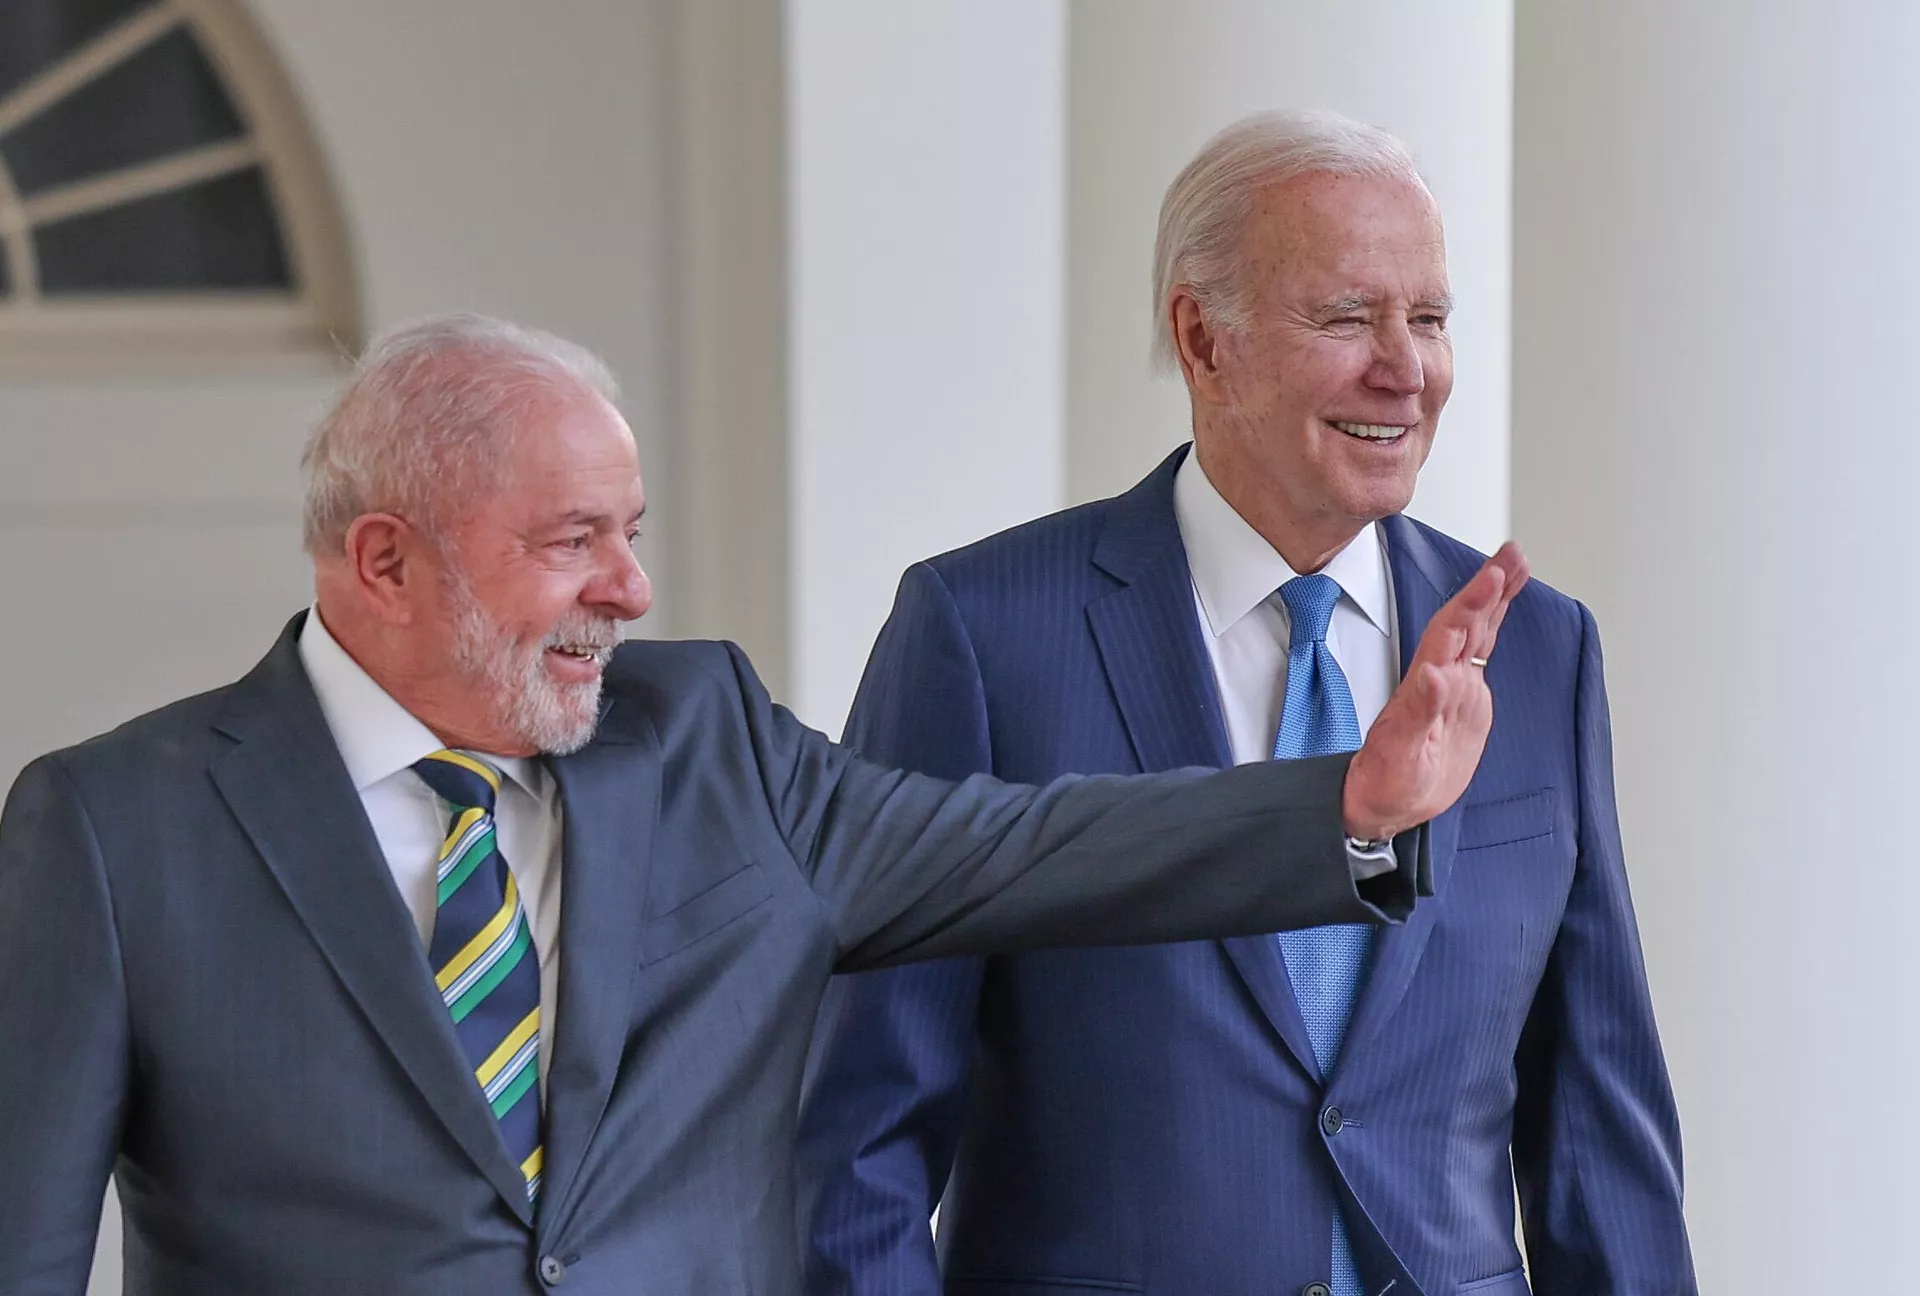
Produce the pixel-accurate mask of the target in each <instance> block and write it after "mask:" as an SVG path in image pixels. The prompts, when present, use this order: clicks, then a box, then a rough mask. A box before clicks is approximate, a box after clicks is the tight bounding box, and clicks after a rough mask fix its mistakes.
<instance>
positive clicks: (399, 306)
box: [0, 0, 675, 1292]
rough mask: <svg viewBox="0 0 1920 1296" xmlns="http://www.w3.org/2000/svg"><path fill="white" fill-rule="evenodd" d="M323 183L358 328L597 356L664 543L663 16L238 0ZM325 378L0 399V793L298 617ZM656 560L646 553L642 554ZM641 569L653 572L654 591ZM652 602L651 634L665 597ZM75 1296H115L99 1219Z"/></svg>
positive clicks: (284, 374) (44, 389) (168, 382)
mask: <svg viewBox="0 0 1920 1296" xmlns="http://www.w3.org/2000/svg"><path fill="white" fill-rule="evenodd" d="M252 8H253V12H254V13H255V15H256V16H257V17H258V18H259V19H260V20H261V21H262V24H263V25H264V26H265V27H266V29H267V32H268V35H269V36H270V37H271V38H273V40H274V43H275V45H276V46H277V48H278V49H279V50H280V51H281V53H282V55H283V57H284V58H285V59H286V60H287V62H288V63H289V64H290V66H291V71H292V75H293V78H294V80H295V81H296V83H297V88H298V90H299V91H300V92H301V94H302V96H303V97H304V99H305V102H306V105H307V108H308V110H309V112H310V113H311V115H312V117H313V120H314V125H315V128H316V131H317V134H318V136H319V138H320V142H321V146H322V148H323V150H324V151H325V152H326V154H327V155H328V158H329V161H330V162H331V164H332V167H333V170H334V175H335V179H336V181H337V183H338V185H339V188H340V189H341V191H342V197H343V199H344V202H345V206H346V209H347V219H348V224H349V226H350V228H351V232H352V234H353V236H354V239H355V242H356V244H357V251H358V254H359V257H360V268H361V271H362V274H363V276H364V279H365V284H366V293H365V300H366V301H367V303H368V304H369V315H370V321H369V322H370V323H371V324H372V326H373V327H375V328H376V329H377V328H380V327H384V326H388V325H391V324H394V323H398V322H400V321H403V320H405V319H408V318H411V317H414V316H417V315H421V314H425V313H428V312H433V311H441V310H449V309H478V310H486V311H492V312H497V313H500V314H505V315H508V316H511V317H514V318H516V319H521V320H525V321H528V322H531V323H536V324H539V325H542V326H544V327H548V328H551V329H554V330H556V331H558V332H560V333H563V334H566V335H568V336H571V337H574V338H576V339H578V340H580V341H582V342H585V343H587V344H589V345H591V346H594V347H596V348H597V349H599V350H601V351H602V352H603V353H604V354H605V355H606V356H607V357H608V359H609V360H610V361H611V362H612V363H613V365H614V366H615V368H616V369H617V370H618V372H619V373H620V375H621V377H622V379H623V381H624V384H625V386H626V389H627V400H626V402H625V403H626V408H627V410H628V414H629V417H630V420H631V421H632V423H633V425H634V429H635V432H636V434H637V435H638V437H639V440H640V445H641V452H642V456H643V463H645V464H646V465H648V466H649V468H650V469H652V471H651V472H650V474H649V475H650V483H651V484H652V485H653V486H654V487H655V495H656V497H657V499H656V503H655V507H654V508H652V509H650V510H649V514H648V518H649V523H648V525H649V530H650V535H651V539H652V540H653V541H657V540H658V539H659V538H660V537H659V533H660V532H663V531H666V530H668V529H669V528H671V527H672V526H673V525H674V511H675V505H674V502H673V500H672V499H671V497H670V493H669V492H666V491H664V490H661V489H660V487H661V485H662V482H663V480H664V478H665V477H666V476H667V475H668V473H667V469H668V468H669V467H670V461H669V460H668V458H667V451H668V449H669V444H668V443H669V436H668V433H669V427H670V420H669V417H668V414H669V411H670V409H671V408H672V402H673V400H674V398H675V388H674V385H673V384H674V380H675V369H674V365H673V363H671V360H670V348H671V346H672V344H673V336H674V334H673V330H674V320H673V318H672V316H671V314H670V313H669V310H668V304H669V300H670V298H669V293H668V288H669V283H670V278H671V267H670V265H669V264H668V259H667V257H666V255H665V251H664V247H665V243H664V240H665V238H666V235H667V230H668V228H669V226H670V224H671V221H670V218H669V216H668V214H667V213H666V211H665V205H666V203H667V202H668V200H669V197H670V195H671V192H672V187H673V186H672V185H671V184H670V183H669V182H668V171H667V167H668V165H669V160H668V158H667V153H666V148H665V145H664V143H663V141H664V140H665V139H666V138H667V135H666V133H667V131H668V130H669V128H670V125H671V122H670V119H669V113H668V110H667V108H666V106H665V100H664V91H665V88H666V87H667V86H668V85H669V84H670V82H669V80H668V78H666V77H664V76H663V75H661V63H660V60H661V59H663V58H665V57H666V54H665V50H666V48H667V47H668V45H669V43H670V41H669V36H668V34H667V33H666V32H665V31H664V30H663V24H664V23H665V22H666V21H667V19H668V17H669V16H670V15H669V12H668V9H667V6H666V4H665V3H664V0H656V2H655V3H647V4H634V3H632V2H631V0H569V2H568V3H567V4H564V5H538V6H535V5H526V4H522V3H519V2H518V0H461V3H460V5H459V6H458V10H459V12H458V15H457V19H455V20H451V21H450V18H454V15H452V14H451V11H450V10H449V7H448V6H447V5H446V4H445V3H443V2H442V0H328V2H327V3H325V4H314V3H309V0H255V3H254V4H253V6H252ZM334 379H335V376H334V375H333V374H332V373H330V372H328V371H326V370H324V369H320V368H317V367H316V368H311V369H306V370H297V369H295V370H288V369H281V370H279V371H275V372H266V373H252V374H238V373H235V372H233V371H232V370H231V369H225V370H223V369H222V368H221V367H218V366H210V367H209V368H208V369H207V370H206V371H205V372H204V373H198V374H194V373H189V374H184V375H178V376H169V377H167V378H165V379H155V378H140V377H122V378H115V379H103V378H99V377H94V378H87V377H83V376H72V375H69V376H66V377H62V378H57V379H56V378H48V379H45V380H38V381H36V380H31V379H22V378H20V377H18V376H17V375H13V374H10V375H9V377H8V380H7V381H6V383H5V384H4V385H0V430H3V434H0V607H4V608H5V609H6V615H5V616H4V617H0V784H4V783H10V782H11V781H12V776H13V773H14V771H15V770H16V769H17V768H18V767H19V766H20V765H21V764H23V763H24V762H25V761H26V760H27V759H29V758H30V757H31V756H33V755H35V754H37V753H39V752H41V751H44V750H46V749H48V748H50V747H53V746H56V745H60V744H65V743H68V742H72V741H75V740H77V739H80V738H83V737H85V736H86V735H88V734H90V733H93V732H96V731H98V730H100V729H101V728H103V727H105V726H107V725H109V724H112V723H114V722H117V721H119V720H122V719H125V718H126V717H128V716H131V715H133V714H135V713H136V712H138V711H142V710H145V709H147V708H150V707H152V706H155V705H157V704H159V703H162V702H165V701H168V700H170V699H172V698H175V697H179V696H182V695H185V694H187V693H190V692H196V691H199V690H201V689H205V688H209V687H212V686H215V685H218V684H220V683H223V682H225V681H227V680H229V679H232V678H233V677H234V676H235V675H237V674H238V673H240V672H241V671H243V670H245V669H246V668H247V667H248V666H249V665H250V664H251V663H252V662H253V661H254V660H256V659H257V658H258V657H259V656H260V654H261V653H263V652H264V651H265V650H266V648H267V646H268V644H269V643H270V642H271V640H272V637H273V636H274V634H275V633H276V632H277V631H278V629H279V627H280V625H281V623H282V622H283V621H284V620H285V619H286V617H288V616H289V615H290V614H291V613H293V612H294V611H295V610H297V609H298V608H299V607H300V606H302V605H303V603H304V601H305V600H306V598H307V597H308V591H309V581H308V577H307V571H306V567H305V564H304V561H303V560H302V558H301V556H300V554H299V537H298V528H297V525H296V524H295V516H296V507H297V498H296V491H297V487H296V480H295V460H296V457H297V455H298V452H299V447H300V444H301V441H302V439H303V438H304V436H305V435H306V432H307V430H308V429H309V427H310V426H311V424H312V420H313V417H314V415H315V413H316V412H317V410H318V408H319V407H320V405H321V404H322V403H323V402H324V400H325V398H326V396H327V395H328V393H329V392H330V391H331V389H332V385H333V382H334ZM651 549H652V552H651V555H650V557H652V558H653V559H654V560H655V565H656V567H658V566H659V562H658V559H659V558H660V556H661V555H660V550H659V546H658V545H657V544H652V545H651ZM660 574H661V575H663V576H664V575H666V573H665V572H661V573H660ZM659 585H660V605H659V609H658V610H657V611H656V612H655V613H654V614H653V617H650V618H649V624H652V623H653V621H654V618H661V619H665V618H670V617H671V615H672V611H673V604H674V590H673V583H672V581H671V579H670V578H669V579H662V580H661V581H660V582H659ZM97 1272H98V1275H99V1277H98V1281H97V1282H96V1285H95V1288H94V1290H95V1291H96V1292H111V1291H117V1290H118V1287H119V1279H118V1272H119V1265H118V1244H117V1230H116V1229H115V1228H114V1227H113V1225H112V1223H111V1221H110V1222H109V1229H108V1234H107V1245H106V1246H105V1247H103V1256H102V1260H101V1263H100V1264H99V1267H98V1270H97Z"/></svg>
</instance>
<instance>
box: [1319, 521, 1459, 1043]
mask: <svg viewBox="0 0 1920 1296" xmlns="http://www.w3.org/2000/svg"><path fill="white" fill-rule="evenodd" d="M1380 525H1381V534H1382V538H1383V539H1384V540H1385V541H1386V546H1387V563H1388V567H1389V569H1390V570H1391V571H1392V573H1393V601H1394V615H1395V619H1396V621H1397V623H1398V631H1399V638H1400V675H1401V678H1402V679H1404V678H1406V673H1407V669H1408V667H1409V666H1410V665H1411V663H1412V661H1413V651H1414V649H1415V648H1416V647H1418V646H1419V643H1420V636H1421V634H1422V633H1423V632H1424V631H1425V630H1426V628H1427V622H1429V621H1431V620H1432V619H1433V614H1434V613H1436V612H1438V611H1439V610H1440V607H1441V605H1442V604H1443V603H1445V602H1446V601H1447V600H1448V599H1450V598H1452V597H1453V596H1454V594H1455V593H1457V592H1458V590H1459V588H1460V587H1461V586H1462V585H1464V584H1465V583H1466V577H1463V576H1459V575H1456V574H1455V573H1453V572H1452V571H1450V570H1449V569H1448V568H1447V567H1446V565H1445V564H1443V563H1442V562H1441V560H1440V556H1439V555H1438V554H1437V553H1435V552H1434V549H1433V546H1432V545H1431V544H1430V543H1429V542H1428V541H1427V539H1426V537H1425V536H1424V535H1422V534H1421V532H1420V528H1419V526H1418V525H1417V524H1416V523H1414V522H1412V521H1410V520H1408V519H1407V518H1405V517H1399V516H1395V517H1390V518H1387V519H1385V520H1384V521H1382V523H1381V524H1380ZM1468 575H1471V573H1468ZM1425 836H1426V849H1427V851H1428V861H1429V866H1430V868H1431V871H1432V879H1433V891H1434V895H1433V898H1432V899H1430V900H1424V901H1422V902H1421V903H1420V904H1418V905H1416V906H1415V907H1414V911H1413V914H1412V916H1411V917H1409V918H1408V919H1407V921H1406V922H1405V923H1403V924H1401V925H1400V926H1398V927H1383V928H1381V929H1380V931H1379V932H1378V934H1377V935H1376V936H1375V944H1374V955H1373V970H1372V971H1371V972H1370V973H1369V974H1368V976H1367V979H1366V983H1365V985H1364V986H1363V987H1362V988H1361V991H1360V999H1359V1002H1358V1003H1357V1004H1355V1005H1354V1013H1353V1024H1352V1026H1351V1027H1350V1028H1349V1030H1348V1032H1347V1038H1346V1042H1345V1043H1344V1044H1342V1045H1341V1052H1342V1055H1343V1056H1346V1055H1350V1054H1352V1053H1353V1052H1355V1051H1356V1050H1358V1049H1360V1048H1363V1047H1365V1045H1366V1042H1367V1040H1368V1038H1369V1037H1371V1036H1372V1035H1373V1034H1375V1033H1376V1032H1377V1031H1379V1030H1380V1029H1381V1027H1382V1026H1383V1025H1384V1024H1385V1023H1386V1021H1387V1020H1388V1018H1390V1017H1391V1016H1392V1015H1393V1011H1394V1009H1395V1008H1397V1007H1399V1004H1400V1000H1401V999H1402V998H1404V997H1405V995H1406V993H1407V986H1408V985H1409V984H1410V983H1411V982H1412V980H1413V973H1414V969H1415V968H1416V967H1417V966H1419V963H1420V955H1421V954H1422V953H1423V952H1424V951H1425V950H1426V947H1427V939H1428V937H1430V936H1432V935H1433V924H1434V922H1435V921H1436V920H1437V918H1438V916H1439V910H1440V908H1441V906H1442V905H1444V904H1445V903H1446V880H1447V874H1448V873H1449V872H1451V871H1452V868H1453V857H1454V847H1455V844H1456V843H1457V842H1458V841H1459V837H1460V807H1459V806H1457V805H1456V806H1453V807H1452V808H1450V809H1448V810H1447V811H1446V812H1445V813H1443V814H1442V815H1440V816H1439V817H1438V818H1437V819H1435V820H1433V821H1432V823H1430V824H1429V825H1428V826H1427V830H1426V835H1425Z"/></svg>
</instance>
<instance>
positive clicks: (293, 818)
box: [211, 615, 533, 1225]
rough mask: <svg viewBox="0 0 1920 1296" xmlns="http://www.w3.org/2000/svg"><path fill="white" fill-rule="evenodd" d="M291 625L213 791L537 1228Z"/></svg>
mask: <svg viewBox="0 0 1920 1296" xmlns="http://www.w3.org/2000/svg"><path fill="white" fill-rule="evenodd" d="M303 623H304V615H303V616H301V617H296V618H295V619H294V621H293V623H292V624H291V625H289V626H288V627H287V630H286V632H285V633H283V634H282V635H281V637H280V642H279V643H277V644H276V645H274V648H273V651H272V652H271V653H269V654H268V655H267V658H266V660H264V661H263V662H261V664H260V665H259V666H258V667H256V668H255V669H254V671H253V673H252V674H250V675H249V676H247V678H246V679H245V680H243V681H241V683H240V684H239V685H237V686H236V687H235V690H234V696H233V698H232V700H231V701H230V702H229V704H228V706H227V709H226V710H225V711H224V712H223V713H222V715H221V717H220V719H219V720H218V721H217V723H216V727H217V728H218V729H219V730H220V731H221V732H223V733H225V734H226V735H227V736H228V737H230V738H233V739H235V740H237V745H236V746H235V747H234V748H233V749H232V750H231V751H229V752H227V753H225V754H224V755H222V756H220V757H218V758H216V759H215V761H214V762H213V765H212V767H211V774H212V777H213V782H214V785H215V786H216V787H217V788H218V789H219V791H220V795H221V796H222V797H224V798H225V800H226V802H227V805H228V807H229V808H230V809H231V810H232V811H233V814H234V817H235V818H236V819H237V820H238V821H239V823H240V826H241V828H242V829H244V830H245V832H246V834H247V836H248V837H249V838H250V839H251V840H252V842H253V845H254V848H255V849H256V850H257V851H259V853H260V857H261V858H262V859H263V860H264V861H265V862H266V865H267V868H268V869H269V870H270V871H271V872H272V874H273V876H274V878H275V879H276V880H277V881H278V882H279V885H280V889H281V890H282V891H284V892H285V893H286V897H287V900H288V901H289V903H291V904H292V906H293V909H294V912H295V913H296V914H298V915H299V917H300V920H301V922H303V923H304V924H305V925H306V927H307V930H308V932H309V933H310V934H311V935H312V937H313V940H314V943H315V944H316V945H318V946H319V947H320V951H321V953H322V954H323V955H324V956H325V957H326V959H327V961H328V962H329V963H330V964H331V965H332V967H333V970H334V973H335V975H336V976H338V977H339V978H340V983H341V984H342V985H343V986H345V987H346V990H347V993H348V994H349V995H351V996H352V997H353V999H354V1001H355V1002H356V1003H357V1004H358V1005H359V1007H360V1010H361V1012H362V1013H364V1014H365V1015H366V1018H367V1020H368V1021H369V1022H370V1023H371V1024H372V1026H373V1029H374V1031H375V1032H376V1033H377V1034H378V1035H379V1036H380V1038H381V1040H382V1041H383V1042H384V1043H385V1044H386V1046H387V1048H388V1049H389V1050H390V1051H391V1052H392V1053H393V1056H394V1058H395V1059H396V1060H397V1061H398V1062H399V1063H400V1066H401V1069H402V1070H404V1071H405V1072H406V1074H407V1076H408V1078H409V1079H411V1080H412V1081H413V1083H414V1085H415V1086H416V1087H417V1088H418V1089H419V1090H420V1093H421V1094H422V1095H423V1096H424V1097H425V1098H426V1100H427V1105H428V1106H429V1107H431V1108H432V1109H433V1112H434V1114H435V1115H437V1116H438V1117H439V1118H440V1120H441V1121H442V1122H444V1123H445V1125H446V1127H447V1129H448V1131H449V1132H450V1133H451V1134H452V1135H453V1137H454V1139H455V1140H456V1141H457V1142H458V1143H459V1144H460V1146H461V1147H462V1148H463V1149H465V1151H466V1153H467V1155H468V1156H470V1157H472V1158H473V1162H474V1164H475V1165H476V1166H478V1167H479V1168H480V1170H481V1172H482V1173H483V1174H485V1175H486V1176H487V1178H488V1180H489V1181H490V1182H492V1183H493V1185H494V1187H495V1188H497V1189H498V1190H499V1192H500V1195H501V1197H503V1198H504V1199H505V1200H506V1202H507V1205H508V1206H509V1207H510V1208H511V1209H512V1210H513V1212H514V1213H515V1214H516V1215H518V1216H519V1217H520V1219H521V1221H522V1222H524V1223H526V1224H528V1225H531V1224H532V1222H533V1217H532V1212H531V1210H530V1208H529V1206H528V1204H527V1190H526V1182H525V1181H524V1180H523V1179H522V1178H521V1177H520V1171H519V1168H518V1167H517V1166H515V1165H514V1164H513V1163H512V1161H511V1160H510V1159H509V1158H508V1156H507V1152H506V1147H505V1145H504V1144H503V1143H502V1142H501V1139H500V1132H499V1129H498V1127H497V1126H496V1124H495V1123H494V1119H493V1114H492V1112H490V1111H489V1110H488V1109H487V1105H486V1102H485V1100H484V1099H483V1097H482V1095H481V1092H480V1087H479V1085H478V1084H476V1083H475V1082H474V1078H473V1072H472V1070H471V1069H470V1068H469V1067H468V1065H467V1061H466V1058H465V1057H464V1056H463V1055H462V1053H461V1051H460V1044H459V1040H458V1039H457V1038H456V1036H455V1034H454V1030H453V1019H452V1018H451V1017H450V1016H449V1015H448V1013H447V1009H446V1005H445V1004H444V1003H442V1001H441V999H440V996H439V994H438V992H436V991H435V989H434V986H433V976H432V974H431V972H430V971H429V970H428V968H427V962H426V955H425V952H424V951H423V950H422V949H421V948H420V938H419V934H418V933H417V932H416V931H415V930H414V926H413V921H412V919H411V918H410V917H409V916H408V913H407V907H406V903H405V902H404V901H403V900H402V899H401V897H400V893H399V891H398V889H397V888H396V887H395V886H394V882H393V874H392V872H391V871H390V870H389V869H388V867H387V863H386V860H385V858H384V857H383V856H382V854H381V852H380V845H379V842H378V841H377V840H376V839H375V837H374V835H373V828H372V826H371V825H370V824H369V823H368V822H367V817H366V812H365V810H364V809H363V808H362V807H361V804H360V798H359V794H358V793H357V792H356V791H355V790H354V787H353V783H352V780H351V779H350V778H349V777H348V775H347V770H346V766H345V765H344V764H343V763H342V762H341V760H340V754H339V749H338V748H337V747H336V746H335V745H334V741H333V735H332V732H331V731H330V730H329V729H328V728H327V722H326V718H325V716H324V715H323V714H322V713H321V711H320V704H319V701H318V700H317V699H316V698H315V697H314V693H313V687H312V685H311V684H309V683H308V682H307V676H306V671H305V670H304V669H303V668H302V666H301V665H300V659H299V652H298V647H297V644H298V637H299V630H300V626H301V625H302V624H303Z"/></svg>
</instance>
